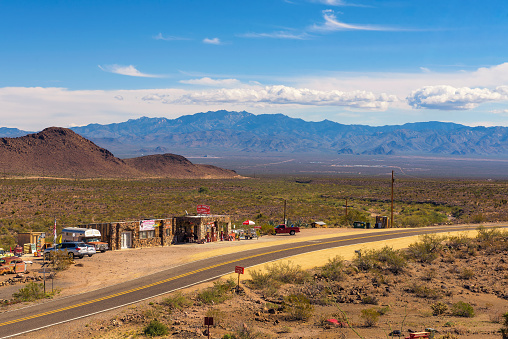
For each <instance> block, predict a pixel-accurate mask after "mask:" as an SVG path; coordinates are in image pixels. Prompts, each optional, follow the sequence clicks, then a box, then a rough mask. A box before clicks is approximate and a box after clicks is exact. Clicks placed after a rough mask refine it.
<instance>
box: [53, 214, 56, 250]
mask: <svg viewBox="0 0 508 339" xmlns="http://www.w3.org/2000/svg"><path fill="white" fill-rule="evenodd" d="M55 245H56V217H55V225H54V226H53V246H55Z"/></svg>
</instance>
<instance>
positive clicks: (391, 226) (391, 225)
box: [390, 171, 395, 228]
mask: <svg viewBox="0 0 508 339" xmlns="http://www.w3.org/2000/svg"><path fill="white" fill-rule="evenodd" d="M394 181H395V179H394V178H393V171H392V211H391V217H390V228H393V182H394Z"/></svg>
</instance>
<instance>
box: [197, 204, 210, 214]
mask: <svg viewBox="0 0 508 339" xmlns="http://www.w3.org/2000/svg"><path fill="white" fill-rule="evenodd" d="M197 211H198V214H210V206H208V205H198V207H197Z"/></svg>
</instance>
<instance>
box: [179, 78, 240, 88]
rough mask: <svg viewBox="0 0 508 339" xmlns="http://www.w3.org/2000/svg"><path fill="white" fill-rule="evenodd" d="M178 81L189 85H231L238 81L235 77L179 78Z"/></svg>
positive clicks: (238, 82) (236, 83) (235, 84)
mask: <svg viewBox="0 0 508 339" xmlns="http://www.w3.org/2000/svg"><path fill="white" fill-rule="evenodd" d="M180 83H182V84H189V85H203V86H223V87H232V86H237V85H239V84H240V81H238V80H237V79H212V78H209V77H204V78H201V79H190V80H180Z"/></svg>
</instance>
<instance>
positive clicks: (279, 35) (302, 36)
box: [238, 31, 310, 40]
mask: <svg viewBox="0 0 508 339" xmlns="http://www.w3.org/2000/svg"><path fill="white" fill-rule="evenodd" d="M238 36H240V37H244V38H272V39H290V40H306V39H309V38H310V35H309V34H308V33H305V32H303V33H299V34H295V33H292V32H289V31H277V32H271V33H245V34H240V35H238Z"/></svg>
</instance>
